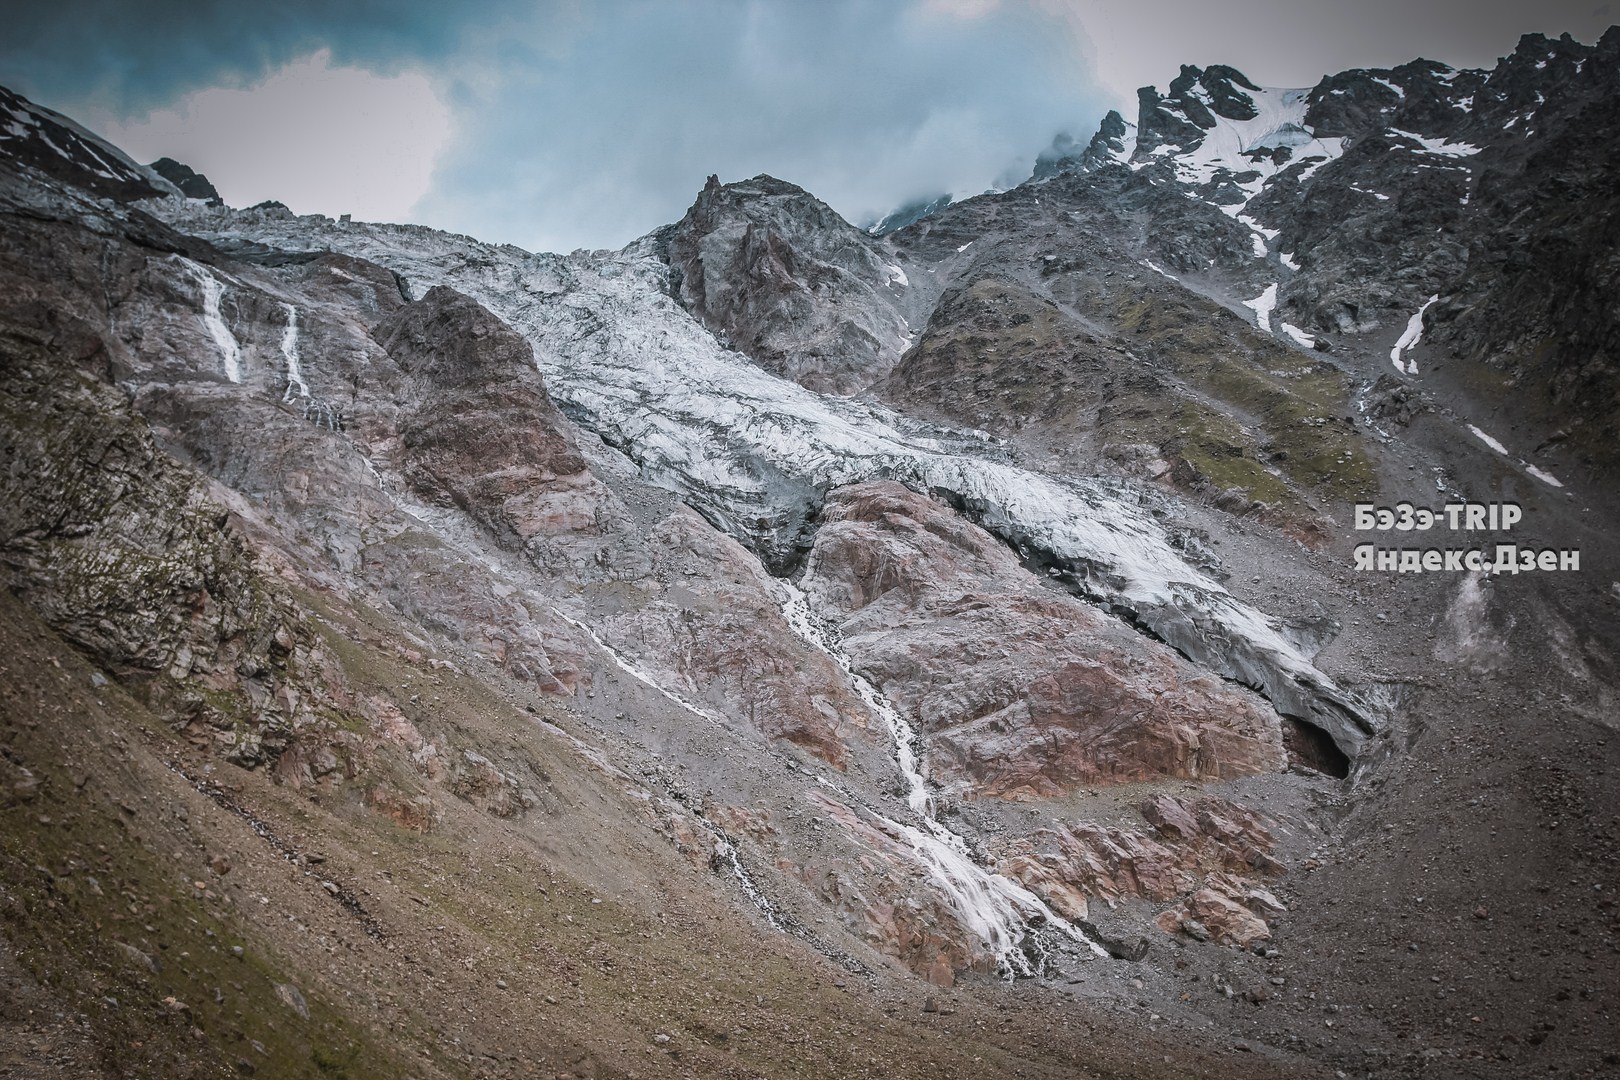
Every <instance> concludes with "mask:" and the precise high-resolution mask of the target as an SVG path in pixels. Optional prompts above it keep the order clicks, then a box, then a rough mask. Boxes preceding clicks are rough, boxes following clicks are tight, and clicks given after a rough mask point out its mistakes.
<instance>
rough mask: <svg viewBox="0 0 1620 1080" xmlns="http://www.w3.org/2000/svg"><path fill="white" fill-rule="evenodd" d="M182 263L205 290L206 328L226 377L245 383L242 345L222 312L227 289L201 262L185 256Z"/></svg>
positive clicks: (203, 295) (204, 324) (204, 326)
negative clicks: (215, 346) (220, 307)
mask: <svg viewBox="0 0 1620 1080" xmlns="http://www.w3.org/2000/svg"><path fill="white" fill-rule="evenodd" d="M179 258H180V262H181V264H182V265H183V266H185V268H186V272H187V273H189V274H190V275H191V277H192V280H194V281H195V282H196V283H197V287H198V288H200V289H201V290H202V301H203V316H202V321H203V328H204V329H206V330H207V331H208V336H209V337H211V338H213V339H214V344H215V345H217V346H219V354H220V358H221V360H223V361H224V364H225V377H226V378H227V379H229V380H230V381H231V382H233V383H239V382H241V381H242V346H241V345H240V344H238V343H237V340H236V335H235V334H233V333H231V328H230V327H228V326H226V325H225V319H224V317H223V316H221V314H220V311H219V302H220V300H221V299H222V298H223V297H224V295H225V286H223V285H221V284H220V283H219V279H218V278H216V277H215V276H214V275H213V274H211V273H209V272H208V269H207V268H206V267H204V266H202V265H200V264H198V263H195V262H192V261H191V260H190V259H188V258H186V257H185V256H183V255H182V256H180V257H179Z"/></svg>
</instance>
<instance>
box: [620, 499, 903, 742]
mask: <svg viewBox="0 0 1620 1080" xmlns="http://www.w3.org/2000/svg"><path fill="white" fill-rule="evenodd" d="M648 540H649V544H648V549H649V551H650V552H651V558H652V560H653V563H652V569H651V571H650V573H649V575H648V577H647V578H646V579H644V580H643V581H642V582H641V583H640V584H639V585H638V587H637V588H636V590H635V591H634V592H632V593H631V595H632V596H635V597H637V600H636V602H634V603H633V604H629V605H626V608H625V610H624V611H622V612H620V613H617V614H613V615H610V616H608V617H606V618H605V619H604V620H603V623H602V634H603V636H604V638H605V639H606V640H607V641H609V642H610V643H611V644H613V645H614V647H615V648H617V649H619V650H620V651H621V652H623V653H624V654H625V655H626V656H628V657H629V658H630V659H631V661H632V662H633V663H635V664H636V665H637V666H638V667H639V668H641V669H643V670H645V671H648V672H651V673H653V674H655V676H657V677H658V679H659V681H660V683H661V685H665V686H668V687H671V688H678V689H679V691H680V692H681V693H683V694H686V695H690V696H691V697H692V698H693V699H695V700H696V701H698V702H704V701H707V702H711V703H713V704H714V706H716V707H718V708H722V709H724V710H725V711H728V712H733V713H734V714H738V715H742V716H746V717H748V718H749V719H750V720H751V721H752V722H753V724H754V725H755V726H756V727H757V728H758V729H759V730H761V731H763V732H764V733H766V734H767V735H770V736H772V737H775V738H783V739H786V740H787V741H789V742H791V743H793V744H795V745H797V746H800V747H802V748H804V749H805V750H807V751H809V752H810V753H812V754H814V755H815V756H816V757H819V758H821V759H822V760H823V761H826V762H827V763H828V764H830V765H832V766H834V767H835V768H839V769H843V768H845V767H847V765H848V763H849V742H850V740H852V739H856V738H858V737H859V738H863V739H865V740H867V741H873V742H875V741H877V740H878V739H880V738H881V737H882V736H879V735H878V734H877V733H875V732H868V730H867V729H868V716H869V713H868V712H867V710H866V709H865V707H864V706H863V705H862V704H861V703H860V701H859V700H858V699H857V698H856V697H855V696H854V695H853V694H852V693H851V692H850V690H849V688H848V686H847V685H846V684H845V682H844V679H843V676H842V673H841V672H840V671H839V670H838V669H837V667H836V666H835V665H834V664H833V663H832V662H831V661H830V660H828V658H827V657H826V656H824V655H822V654H820V653H817V652H813V651H811V650H810V649H808V648H806V647H805V645H804V644H803V643H802V642H801V641H800V640H799V639H798V638H797V637H796V636H795V635H794V633H793V631H792V629H791V628H790V627H789V626H788V625H787V623H786V621H785V619H784V617H783V615H782V612H781V610H780V609H779V608H778V606H777V599H776V594H775V591H774V587H773V584H772V582H771V580H770V578H769V576H768V575H767V574H766V573H765V572H764V570H763V568H761V567H760V565H759V561H758V560H757V559H755V558H753V557H752V556H751V555H750V554H749V553H748V550H747V549H746V548H744V547H743V546H742V545H741V544H739V543H737V541H735V540H733V539H731V538H730V537H728V536H725V535H723V534H721V533H718V532H716V531H715V530H714V528H713V527H712V526H710V525H709V524H708V522H706V521H704V520H703V519H702V518H701V517H699V516H698V515H697V514H696V513H695V512H693V511H692V510H690V509H687V508H686V507H681V508H680V509H679V510H677V511H676V512H675V513H673V514H671V515H670V516H669V517H668V518H666V519H665V520H664V521H662V522H660V523H659V524H658V525H657V526H655V527H654V529H653V530H652V532H651V534H650V536H649V537H648ZM662 581H668V582H670V583H671V584H670V586H669V587H667V588H663V587H661V586H660V582H662ZM699 707H700V708H701V707H702V706H701V705H699Z"/></svg>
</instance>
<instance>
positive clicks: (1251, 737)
mask: <svg viewBox="0 0 1620 1080" xmlns="http://www.w3.org/2000/svg"><path fill="white" fill-rule="evenodd" d="M1617 48H1620V31H1611V32H1610V33H1609V34H1607V35H1606V36H1605V37H1604V38H1603V39H1602V41H1600V42H1599V43H1598V44H1597V45H1593V46H1588V45H1583V44H1580V43H1577V42H1574V41H1571V40H1568V39H1561V40H1559V41H1549V40H1548V39H1545V38H1540V37H1528V38H1526V39H1524V40H1523V41H1522V42H1521V43H1520V45H1519V47H1518V49H1517V50H1516V51H1515V53H1514V54H1513V55H1512V56H1510V57H1507V58H1505V59H1504V60H1503V61H1502V62H1501V63H1500V64H1499V65H1498V66H1497V67H1496V68H1495V69H1493V70H1492V71H1490V72H1458V71H1454V70H1452V69H1449V68H1446V67H1444V66H1443V65H1439V64H1434V63H1431V62H1428V61H1416V62H1414V63H1412V64H1409V65H1406V66H1404V67H1402V68H1399V69H1394V70H1393V71H1388V72H1383V71H1352V72H1346V73H1342V74H1340V75H1336V76H1332V77H1329V78H1328V79H1325V80H1324V81H1323V82H1322V83H1320V84H1319V85H1318V86H1317V87H1315V88H1311V89H1302V90H1274V89H1265V88H1263V87H1261V86H1260V85H1259V84H1257V83H1254V82H1251V81H1250V80H1249V79H1248V78H1247V77H1246V76H1245V75H1243V74H1241V73H1239V72H1237V71H1235V70H1233V69H1231V68H1226V67H1220V66H1212V67H1209V68H1204V69H1199V68H1191V67H1188V68H1183V69H1182V71H1181V74H1180V75H1179V76H1178V77H1177V78H1176V79H1175V80H1174V81H1173V82H1172V83H1171V84H1170V86H1169V88H1168V90H1167V92H1166V93H1164V94H1162V95H1161V94H1160V93H1159V92H1158V91H1157V90H1154V89H1151V88H1150V89H1147V90H1144V91H1143V92H1142V94H1141V112H1140V114H1139V116H1138V118H1137V121H1136V124H1135V126H1134V134H1133V129H1132V126H1131V125H1130V124H1128V123H1127V122H1126V121H1125V120H1124V119H1123V118H1122V117H1120V116H1118V115H1117V114H1113V115H1110V116H1109V117H1107V118H1105V119H1104V121H1103V122H1102V125H1101V127H1100V129H1099V132H1098V134H1097V136H1096V137H1095V138H1093V139H1092V140H1090V141H1089V142H1088V143H1087V144H1086V146H1084V147H1080V146H1078V145H1077V144H1076V143H1075V142H1074V141H1072V140H1069V141H1067V142H1065V141H1064V140H1062V139H1059V140H1057V141H1055V142H1054V145H1053V148H1052V149H1051V150H1050V151H1049V152H1048V153H1047V154H1045V155H1043V156H1042V157H1041V159H1040V160H1041V164H1040V165H1039V166H1038V167H1037V175H1036V176H1035V177H1033V178H1032V179H1031V180H1030V181H1029V182H1027V183H1024V184H1021V185H1019V186H1018V187H1016V188H1014V189H1012V190H1009V191H1006V192H1000V193H995V194H987V195H982V196H978V197H975V198H970V199H964V200H961V201H959V202H949V203H947V204H944V205H939V206H935V207H933V208H932V210H931V212H928V213H926V214H922V215H920V216H916V217H915V218H914V220H911V221H909V222H908V223H904V224H901V223H899V222H898V221H897V222H896V223H895V226H896V227H894V228H892V229H883V230H863V229H860V228H857V227H854V226H852V225H850V224H849V223H848V222H846V221H844V220H843V219H842V218H841V217H840V216H839V215H838V214H837V213H836V212H834V211H833V210H832V209H831V208H830V207H828V206H827V205H826V204H825V203H823V202H821V201H820V200H819V199H817V198H816V197H815V196H814V195H812V194H811V193H809V192H806V191H804V190H803V189H801V188H798V187H796V186H794V185H793V184H791V183H788V182H786V181H783V180H779V179H776V178H773V177H768V176H760V177H754V178H751V179H745V180H741V181H737V182H733V183H722V182H721V181H720V179H719V178H718V177H713V178H710V180H709V182H708V183H707V184H706V185H705V187H704V188H703V189H702V191H700V192H699V193H697V195H696V198H695V200H694V202H693V204H692V206H691V208H690V209H689V210H688V211H687V213H686V214H685V215H684V216H683V217H682V218H681V220H679V221H677V222H674V223H672V224H670V225H668V226H665V227H663V228H661V229H658V230H655V231H654V232H653V233H651V234H649V235H648V236H646V237H643V238H641V239H639V240H637V241H635V242H633V243H632V244H630V245H629V246H627V247H626V248H625V249H624V250H622V251H618V252H584V251H581V252H576V253H574V254H572V255H568V256H560V255H552V254H542V253H532V252H528V251H524V250H521V249H519V248H516V247H512V246H510V245H501V244H495V243H488V242H484V241H480V240H476V239H473V238H470V237H466V236H458V235H452V234H447V233H443V232H438V231H435V230H432V229H428V228H424V227H421V226H416V225H408V224H375V223H362V222H352V221H348V220H339V221H334V220H331V219H329V218H325V217H322V216H319V215H308V216H303V217H299V216H296V215H294V214H292V213H291V212H290V211H289V210H288V209H287V208H286V207H285V206H282V205H281V204H278V203H273V202H270V203H263V204H260V205H258V206H255V207H252V208H248V209H233V208H230V207H228V206H224V205H222V204H220V203H218V202H217V200H214V199H210V198H209V197H208V195H207V194H206V192H204V191H203V188H202V187H201V186H199V183H205V181H203V179H202V178H200V177H198V176H196V174H195V173H193V172H192V171H191V170H189V169H187V168H186V167H185V166H182V165H179V164H178V163H173V162H169V163H164V162H159V163H157V164H155V165H154V166H153V167H152V168H151V169H150V170H148V169H143V168H142V167H139V166H136V165H134V164H133V163H132V162H129V161H128V160H127V158H125V157H124V156H123V155H121V154H120V153H119V152H117V151H116V150H114V149H113V148H111V147H110V146H108V145H106V144H105V142H104V141H103V140H99V139H97V138H96V137H95V136H93V135H91V134H90V133H88V132H83V131H82V130H80V129H78V128H77V127H76V125H72V124H71V122H70V121H66V120H65V118H60V117H56V116H55V114H51V113H48V111H47V110H43V109H40V108H39V107H38V106H35V105H33V104H31V103H29V102H27V101H25V100H24V99H22V98H20V97H17V96H16V95H11V94H7V95H6V96H5V97H4V98H3V101H4V102H5V108H6V110H7V111H8V113H9V114H10V115H11V116H12V117H13V120H12V121H11V126H10V127H8V128H7V129H6V132H7V133H6V134H3V135H0V163H3V167H0V277H3V278H4V288H0V372H3V379H0V388H3V393H0V411H3V412H4V423H3V424H0V438H3V446H0V454H3V456H4V460H5V462H6V466H5V469H4V471H3V472H0V476H3V478H4V485H5V486H4V492H3V498H0V575H3V577H4V580H5V583H6V586H7V588H6V589H5V590H4V592H3V593H0V605H3V606H4V609H5V618H4V619H0V638H3V642H4V646H5V648H4V653H5V657H6V659H5V661H4V664H3V668H4V670H3V672H0V676H3V677H0V702H3V703H4V705H3V707H0V792H3V794H4V805H3V806H0V830H3V835H4V836H5V839H6V842H5V845H4V847H3V850H0V911H3V913H4V919H3V920H0V927H3V928H4V932H5V935H6V938H7V941H8V944H9V945H10V948H9V949H8V950H7V951H6V952H5V953H4V954H0V956H3V959H0V963H3V964H4V969H3V972H0V973H3V976H4V977H3V978H0V987H3V993H4V995H5V999H4V1000H5V1003H6V1008H4V1009H3V1010H0V1050H3V1051H4V1053H5V1054H6V1055H7V1057H6V1060H17V1061H23V1060H27V1061H29V1062H30V1063H31V1067H35V1068H37V1069H43V1070H55V1071H54V1072H51V1071H46V1072H43V1073H42V1074H43V1075H64V1076H68V1075H72V1076H93V1075H136V1076H212V1075H218V1074H221V1073H224V1072H232V1071H234V1072H236V1073H239V1074H260V1075H274V1076H331V1075H349V1076H371V1075H376V1076H402V1075H411V1076H421V1077H439V1076H445V1077H449V1076H480V1077H481V1076H507V1075H529V1074H538V1075H551V1076H573V1077H582V1076H629V1075H643V1076H645V1075H658V1076H663V1075H669V1076H684V1075H698V1076H733V1075H735V1076H760V1075H763V1076H796V1075H802V1076H826V1075H836V1076H851V1077H854V1076H874V1077H876V1076H882V1077H904V1076H917V1077H922V1076H941V1075H944V1076H979V1075H987V1074H990V1075H1024V1076H1031V1077H1037V1076H1050V1077H1059V1076H1065V1077H1066V1076H1074V1075H1085V1074H1102V1075H1131V1076H1165V1077H1171V1076H1193V1075H1200V1076H1204V1075H1215V1076H1233V1077H1236V1076H1244V1077H1266V1076H1278V1077H1282V1076H1314V1075H1329V1074H1333V1073H1335V1072H1342V1073H1344V1074H1346V1075H1351V1074H1354V1075H1373V1076H1390V1077H1394V1076H1408V1075H1415V1074H1416V1073H1418V1072H1422V1073H1424V1074H1425V1075H1431V1076H1459V1077H1461V1076H1468V1077H1475V1076H1503V1077H1508V1076H1522V1075H1526V1074H1527V1073H1535V1074H1538V1075H1539V1074H1541V1073H1543V1072H1547V1073H1551V1074H1554V1075H1559V1074H1568V1075H1582V1074H1587V1075H1600V1074H1602V1073H1603V1072H1604V1071H1605V1070H1608V1069H1611V1068H1612V1066H1613V1064H1614V1061H1613V1054H1614V1051H1613V1049H1612V1047H1611V1046H1610V1045H1609V1042H1610V1040H1609V1038H1608V1032H1609V1030H1610V1028H1611V1026H1612V1025H1611V1024H1610V1023H1609V1017H1608V1012H1607V1010H1608V1009H1609V1008H1610V1005H1609V1002H1610V1001H1611V1000H1612V999H1613V995H1614V993H1615V991H1616V990H1617V989H1620V987H1617V986H1616V976H1615V971H1616V970H1617V969H1616V967H1615V965H1614V964H1613V963H1612V962H1610V960H1611V959H1612V958H1611V956H1610V954H1611V953H1612V952H1613V951H1614V949H1615V948H1616V945H1615V930H1616V927H1615V919H1616V917H1617V916H1616V912H1615V908H1614V906H1613V903H1612V898H1611V897H1609V892H1610V891H1611V890H1612V888H1613V887H1614V882H1615V880H1616V864H1617V859H1620V852H1617V850H1616V833H1615V830H1614V828H1613V824H1614V821H1615V815H1616V813H1617V809H1616V806H1617V800H1616V783H1615V775H1616V769H1615V766H1616V755H1617V753H1620V741H1617V740H1616V739H1615V738H1614V735H1613V730H1612V729H1613V727H1614V717H1615V716H1616V715H1617V713H1616V709H1615V705H1616V701H1615V687H1616V684H1617V680H1616V642H1617V640H1620V638H1617V636H1616V629H1617V622H1620V610H1617V602H1620V588H1611V585H1612V584H1613V581H1614V580H1615V579H1616V578H1620V574H1617V573H1616V569H1615V568H1616V565H1617V563H1616V556H1617V550H1616V542H1615V540H1614V536H1615V530H1614V528H1613V527H1612V526H1613V525H1614V524H1615V523H1616V522H1617V520H1620V517H1617V515H1620V505H1617V504H1616V501H1615V498H1614V492H1613V487H1612V484H1610V483H1608V480H1609V479H1610V477H1611V476H1612V468H1613V462H1612V457H1611V455H1612V449H1611V445H1612V444H1611V443H1606V442H1605V440H1604V437H1603V436H1604V433H1605V432H1607V431H1608V430H1609V428H1608V427H1607V426H1606V425H1612V423H1613V417H1614V412H1613V410H1612V409H1607V408H1606V405H1605V402H1606V401H1607V400H1608V399H1607V398H1605V397H1604V395H1605V394H1607V393H1610V392H1611V390H1612V382H1611V381H1609V380H1610V377H1611V376H1610V372H1611V371H1612V360H1611V358H1612V349H1611V345H1612V341H1613V327H1614V325H1615V322H1614V320H1615V316H1616V311H1615V310H1614V307H1613V305H1612V303H1608V302H1607V299H1606V298H1608V297H1612V295H1614V294H1613V291H1612V289H1610V288H1609V286H1610V285H1611V284H1612V278H1611V275H1612V269H1613V268H1612V266H1611V265H1610V264H1611V263H1612V259H1611V258H1608V257H1607V255H1606V254H1605V252H1606V251H1608V250H1610V249H1608V248H1605V246H1604V245H1605V242H1606V241H1605V239H1604V238H1605V237H1608V236H1609V235H1610V232H1611V231H1612V229H1613V228H1614V213H1613V205H1612V200H1613V192H1614V190H1616V188H1615V186H1614V184H1613V177H1612V170H1613V169H1614V162H1613V161H1612V160H1611V158H1612V155H1611V154H1609V153H1608V152H1607V149H1606V148H1607V147H1608V146H1611V145H1612V141H1610V140H1608V138H1607V136H1608V133H1609V132H1610V128H1609V127H1608V126H1607V125H1609V124H1611V123H1612V120H1613V109H1614V104H1613V103H1614V101H1615V100H1617V99H1616V98H1615V96H1614V94H1613V92H1612V91H1613V89H1614V87H1613V80H1614V78H1615V71H1616V65H1615V63H1614V60H1615V52H1616V49H1617ZM1464 105H1466V108H1465V107H1463V106H1464ZM1531 109H1533V110H1534V112H1535V115H1534V116H1529V115H1527V113H1528V112H1529V111H1530V110H1531ZM1509 120H1511V121H1512V123H1511V124H1509ZM1532 124H1533V125H1534V126H1531V125H1532ZM1133 140H1134V141H1133ZM115 163H116V167H115ZM103 174H105V175H103ZM1403 501H1404V502H1407V503H1410V504H1412V505H1414V506H1416V507H1419V508H1434V509H1436V510H1441V514H1440V517H1439V521H1440V522H1441V523H1445V522H1447V518H1446V515H1445V513H1444V512H1443V509H1442V508H1443V506H1444V504H1445V503H1447V502H1454V503H1455V502H1467V503H1470V504H1474V505H1476V506H1478V507H1479V515H1480V520H1479V522H1478V527H1477V528H1474V527H1473V524H1474V522H1473V520H1472V518H1471V517H1469V516H1468V515H1467V514H1466V513H1464V512H1463V511H1461V510H1459V511H1458V512H1457V513H1456V514H1454V515H1453V518H1454V519H1455V523H1454V524H1441V525H1436V524H1434V522H1432V521H1431V522H1430V527H1429V528H1428V529H1425V530H1421V531H1422V532H1425V533H1426V534H1427V535H1425V536H1423V537H1421V538H1420V539H1414V538H1412V537H1411V536H1410V535H1409V534H1410V533H1412V532H1413V531H1415V530H1414V529H1413V528H1412V526H1413V524H1414V523H1415V520H1416V519H1415V518H1402V519H1401V520H1402V521H1403V522H1404V523H1405V525H1406V527H1405V528H1392V529H1384V530H1382V531H1380V530H1378V529H1376V528H1375V529H1368V528H1366V527H1364V526H1365V524H1366V523H1365V521H1364V520H1361V519H1363V518H1364V517H1365V516H1366V515H1365V513H1364V512H1360V511H1358V506H1361V505H1363V504H1372V505H1374V506H1384V507H1395V506H1397V504H1399V503H1401V502H1403ZM1504 504H1511V505H1512V506H1513V507H1515V508H1516V510H1517V512H1518V514H1519V515H1520V516H1519V517H1518V518H1517V519H1516V520H1515V521H1512V522H1509V521H1508V520H1507V518H1508V517H1510V516H1511V515H1504V513H1503V511H1502V507H1503V505H1504ZM1487 506H1488V507H1490V509H1489V510H1487ZM1487 513H1488V515H1489V516H1488V517H1487ZM1389 518H1390V521H1391V523H1393V522H1394V520H1395V519H1396V514H1395V513H1394V512H1393V510H1392V511H1391V512H1390V515H1389ZM1369 543H1371V544H1373V545H1376V546H1378V547H1381V548H1384V549H1386V550H1387V551H1389V552H1390V554H1389V555H1388V564H1387V565H1384V564H1382V563H1383V561H1382V560H1379V559H1378V558H1377V557H1375V556H1372V555H1370V554H1366V552H1365V549H1364V545H1367V544H1369ZM1507 544H1511V545H1514V546H1515V549H1516V550H1517V549H1518V548H1523V549H1524V550H1525V551H1528V552H1529V553H1530V555H1531V564H1530V565H1531V567H1533V569H1524V568H1523V567H1522V564H1521V563H1520V562H1519V561H1518V559H1517V557H1516V556H1515V558H1514V560H1513V561H1512V568H1511V572H1508V570H1509V567H1508V566H1507V565H1506V564H1504V565H1501V566H1500V567H1499V568H1498V569H1499V570H1500V572H1497V573H1489V572H1486V570H1482V569H1479V568H1477V566H1476V565H1468V564H1465V563H1464V562H1463V560H1462V557H1461V553H1462V551H1463V550H1464V549H1470V550H1472V549H1481V550H1483V551H1484V553H1485V555H1486V556H1487V557H1488V559H1489V560H1492V561H1494V560H1495V559H1496V558H1497V556H1498V554H1499V551H1498V545H1507ZM1396 549H1404V551H1400V552H1397V551H1396ZM1421 549H1433V552H1434V554H1433V558H1432V559H1431V558H1430V556H1429V555H1428V554H1426V553H1425V551H1424V550H1421ZM1447 552H1449V553H1451V554H1450V556H1448V555H1447V554H1446V553H1447ZM1543 552H1551V561H1552V565H1551V566H1550V567H1549V566H1548V564H1547V562H1546V558H1547V556H1546V555H1545V554H1541V553H1543ZM1571 552H1578V554H1575V555H1573V556H1571V555H1570V554H1569V553H1571ZM1561 553H1562V554H1561ZM1453 562H1455V563H1456V567H1457V568H1448V563H1453ZM1368 563H1370V564H1371V565H1366V564H1368ZM1571 563H1573V564H1574V565H1573V566H1572V565H1571ZM1464 567H1465V568H1464ZM1560 567H1562V568H1561V569H1560ZM1402 571H1404V572H1402ZM42 1047H49V1049H48V1050H46V1049H41V1048H42Z"/></svg>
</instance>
